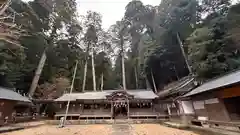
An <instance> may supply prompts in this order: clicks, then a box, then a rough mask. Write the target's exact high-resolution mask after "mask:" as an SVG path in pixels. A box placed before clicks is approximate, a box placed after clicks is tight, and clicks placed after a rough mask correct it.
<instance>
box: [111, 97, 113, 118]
mask: <svg viewBox="0 0 240 135" xmlns="http://www.w3.org/2000/svg"><path fill="white" fill-rule="evenodd" d="M112 118H113V101H111V119H112Z"/></svg>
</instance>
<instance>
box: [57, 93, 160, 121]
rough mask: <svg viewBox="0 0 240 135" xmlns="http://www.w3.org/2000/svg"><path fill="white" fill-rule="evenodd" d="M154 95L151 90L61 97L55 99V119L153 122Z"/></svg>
mask: <svg viewBox="0 0 240 135" xmlns="http://www.w3.org/2000/svg"><path fill="white" fill-rule="evenodd" d="M156 98H157V95H156V94H155V93H154V92H153V91H151V90H104V91H98V92H84V93H72V94H64V95H63V96H61V97H59V98H57V99H56V100H55V103H56V104H57V108H58V109H57V112H56V114H55V119H60V118H61V117H64V116H65V114H66V108H67V103H68V101H70V105H69V111H68V112H67V119H72V120H81V119H119V118H120V119H124V118H126V119H128V118H129V119H150V118H151V119H156V118H158V117H159V113H158V111H157V109H156V108H157V101H156Z"/></svg>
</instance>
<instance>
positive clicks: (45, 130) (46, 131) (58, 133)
mask: <svg viewBox="0 0 240 135" xmlns="http://www.w3.org/2000/svg"><path fill="white" fill-rule="evenodd" d="M0 135H199V134H196V133H193V132H191V131H184V130H179V129H174V128H169V127H164V126H161V125H159V124H136V125H134V124H130V125H129V124H121V125H76V126H67V127H65V128H58V127H57V126H48V125H44V126H40V127H36V128H30V129H24V130H20V131H14V132H9V133H2V134H0Z"/></svg>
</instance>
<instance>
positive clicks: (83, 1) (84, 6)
mask: <svg viewBox="0 0 240 135" xmlns="http://www.w3.org/2000/svg"><path fill="white" fill-rule="evenodd" d="M129 1H131V0H77V3H78V12H79V13H80V14H81V15H85V14H86V12H87V11H88V10H91V11H95V12H99V13H100V14H101V15H102V16H103V18H102V21H103V28H104V29H108V28H109V26H110V25H112V24H114V23H115V22H116V21H118V20H120V19H121V18H122V17H123V15H124V12H125V6H126V5H127V4H128V2H129ZM142 2H143V3H144V4H150V5H153V6H155V5H159V4H160V2H161V0H142Z"/></svg>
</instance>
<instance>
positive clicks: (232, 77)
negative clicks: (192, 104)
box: [184, 70, 240, 97]
mask: <svg viewBox="0 0 240 135" xmlns="http://www.w3.org/2000/svg"><path fill="white" fill-rule="evenodd" d="M239 82H240V70H237V71H235V72H232V73H229V74H227V75H224V76H222V77H219V78H216V79H212V80H211V81H209V82H206V83H204V84H202V85H200V86H199V87H197V88H196V89H193V90H192V91H190V92H189V93H187V94H186V95H184V97H187V96H192V95H196V94H199V93H202V92H207V91H210V90H214V89H218V88H221V87H226V86H229V85H232V84H236V83H239Z"/></svg>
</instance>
